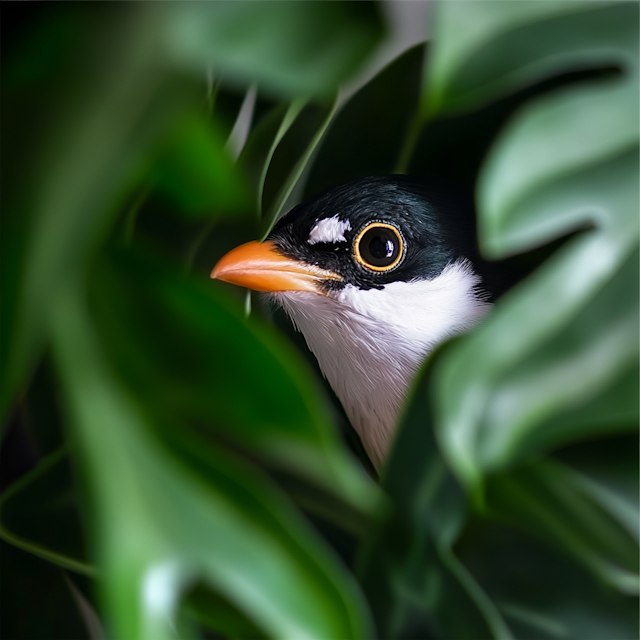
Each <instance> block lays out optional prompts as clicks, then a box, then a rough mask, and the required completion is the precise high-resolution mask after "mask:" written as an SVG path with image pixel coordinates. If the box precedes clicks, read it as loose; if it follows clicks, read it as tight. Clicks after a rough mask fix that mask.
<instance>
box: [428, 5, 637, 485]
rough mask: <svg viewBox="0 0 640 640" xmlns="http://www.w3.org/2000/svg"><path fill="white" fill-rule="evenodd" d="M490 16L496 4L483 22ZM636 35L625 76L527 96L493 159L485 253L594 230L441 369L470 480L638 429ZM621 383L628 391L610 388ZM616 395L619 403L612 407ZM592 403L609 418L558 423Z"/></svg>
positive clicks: (442, 402)
mask: <svg viewBox="0 0 640 640" xmlns="http://www.w3.org/2000/svg"><path fill="white" fill-rule="evenodd" d="M619 9H620V7H619V6H618V7H616V6H615V5H614V6H612V8H611V11H614V10H615V11H618V10H619ZM625 10H626V9H625ZM603 11H604V9H603ZM615 11H614V12H615ZM635 11H636V12H637V7H635ZM586 15H588V16H590V22H587V23H586V24H588V25H591V29H593V31H594V34H595V35H594V39H595V40H596V41H599V40H598V38H604V40H606V37H608V36H607V33H608V31H607V28H608V27H607V26H606V25H607V24H608V23H605V24H604V25H603V26H602V29H601V25H599V24H598V22H597V15H599V14H597V12H596V11H595V10H593V11H591V12H589V11H587V12H586V13H585V16H586ZM607 15H608V14H607ZM616 15H618V14H617V13H616ZM492 16H493V14H492V8H491V7H489V8H488V9H487V13H486V16H485V18H486V19H487V20H489V21H490V20H492V19H493V18H492ZM583 18H584V16H583ZM550 20H551V18H550ZM585 20H586V18H585ZM578 22H579V23H580V24H581V25H582V26H581V27H580V28H581V29H585V28H586V26H585V24H583V23H582V22H580V21H578ZM547 26H548V25H547ZM576 28H577V27H576ZM601 31H602V33H601ZM625 33H626V32H625ZM603 34H604V35H603ZM637 40H638V36H637V31H636V30H634V35H633V37H632V36H630V35H629V34H628V33H627V35H626V36H624V37H623V38H622V43H621V45H620V46H621V47H622V48H621V51H622V52H623V53H622V54H621V61H623V62H625V63H626V64H628V65H629V66H628V69H626V70H625V71H626V73H624V74H622V75H621V76H620V77H618V78H615V79H610V80H608V81H606V82H598V83H596V82H591V83H588V84H587V83H585V84H584V86H580V87H574V88H570V89H566V90H564V91H561V92H557V93H556V94H555V95H552V96H549V97H546V98H543V99H540V100H538V101H536V102H534V103H532V104H531V105H530V106H528V107H527V108H526V109H524V110H523V111H522V112H521V113H520V115H519V116H518V117H517V118H516V119H515V120H514V121H513V123H512V124H511V125H510V126H509V127H507V129H506V130H505V131H504V132H503V134H502V136H501V138H500V139H499V140H498V142H497V144H496V145H495V147H494V149H493V150H492V153H491V155H490V157H489V159H488V161H487V162H486V164H485V169H484V171H483V174H482V175H481V181H480V188H479V193H480V197H479V201H480V202H479V205H480V211H479V213H480V219H479V222H480V240H481V247H482V248H483V249H484V250H485V252H486V253H489V254H490V255H492V256H493V257H498V256H505V255H510V254H513V253H516V252H519V251H523V250H525V249H530V248H532V247H533V246H537V245H540V244H542V243H543V242H545V241H546V242H548V241H549V240H552V239H554V238H556V237H558V236H559V235H561V234H562V233H568V232H570V231H575V230H576V229H579V228H580V227H587V226H590V227H593V226H595V227H596V229H595V230H592V231H589V232H584V233H582V234H581V235H580V236H579V237H577V238H574V239H573V240H572V241H570V242H569V243H567V244H566V245H565V247H563V249H562V250H561V251H559V252H558V253H557V254H556V255H555V256H554V257H553V258H552V259H551V260H550V261H548V262H547V263H546V264H545V265H544V267H543V268H541V269H539V270H538V272H537V273H536V274H535V275H534V276H532V277H531V278H530V279H529V280H528V281H527V282H526V283H524V284H523V285H522V286H521V287H520V288H519V289H518V290H517V291H514V292H513V293H512V294H510V295H509V296H506V297H504V298H503V299H502V300H501V301H500V303H499V305H498V307H497V308H496V310H495V312H494V313H493V314H492V316H490V317H489V318H488V320H487V321H486V322H485V323H484V325H483V326H482V327H481V328H480V329H479V331H477V332H476V333H475V334H474V335H472V336H469V338H468V339H467V340H466V341H464V342H463V343H461V344H460V345H458V346H457V347H456V348H455V349H453V350H452V351H451V353H450V355H449V359H448V361H447V362H446V363H443V369H442V370H441V371H440V372H439V376H438V379H437V382H436V384H437V389H438V392H437V393H438V402H439V406H438V421H439V433H440V437H441V441H442V443H443V445H444V448H445V451H446V453H447V455H448V457H449V459H450V460H451V461H452V463H453V464H454V465H455V467H456V469H457V472H458V473H459V474H460V475H461V476H462V477H463V478H464V479H465V481H467V482H469V483H471V484H475V483H478V482H480V481H481V478H482V475H483V473H485V472H486V471H487V470H488V469H495V468H498V467H501V466H505V465H508V464H510V463H512V462H514V461H516V460H518V459H520V458H522V457H523V456H527V455H529V454H530V453H532V452H536V451H539V450H540V449H545V448H549V447H550V446H552V445H554V444H557V443H558V442H563V441H567V440H568V439H569V438H575V437H576V436H579V435H586V434H589V433H594V430H595V432H597V431H598V430H601V431H603V432H604V431H607V430H610V429H619V428H620V427H627V428H628V427H631V425H632V424H633V423H632V422H631V420H633V417H634V415H637V400H636V398H637V395H636V394H634V393H633V392H632V391H631V385H630V384H629V381H631V380H633V379H634V377H635V376H636V375H637V373H636V372H637V357H636V356H635V355H634V353H635V354H637V351H638V347H637V333H638V316H637V311H638V310H637V303H636V302H635V300H637V295H638V284H637V261H638V256H637V244H638V219H637V209H638V164H637V162H638V158H637V144H638V133H637V131H638V124H637V123H638V100H637V77H636V75H637V73H636V71H635V69H636V68H637V56H638V52H637ZM634 41H635V44H634ZM625 56H626V57H625ZM592 63H593V61H592ZM496 69H497V68H496ZM496 69H493V72H494V73H495V74H497V73H498V71H497V70H496ZM514 84H517V81H516V80H514ZM634 362H636V364H635V365H634ZM614 381H616V382H618V383H620V382H621V383H622V385H623V388H624V389H626V390H627V391H625V392H624V393H622V394H621V393H613V391H612V384H613V382H614ZM620 400H623V401H624V406H623V407H620V406H614V403H615V402H617V401H620ZM591 405H593V407H594V409H595V408H597V409H598V411H600V415H601V416H602V412H603V411H612V412H613V416H614V419H613V420H610V421H608V420H606V419H604V416H602V419H601V420H600V421H599V422H597V423H596V422H594V421H593V420H589V419H587V420H586V422H585V423H583V424H582V425H580V424H579V423H578V422H577V421H576V420H575V419H574V420H569V421H568V422H567V427H566V428H565V427H564V426H561V425H560V424H559V422H558V417H559V416H564V417H566V416H567V414H569V413H572V412H574V411H575V410H578V411H580V412H581V414H582V416H583V417H586V416H588V414H589V412H590V408H591ZM634 407H635V408H634ZM574 416H575V414H574ZM621 416H625V418H624V419H623V420H624V421H625V424H621ZM548 421H552V422H553V424H554V425H556V426H557V427H558V428H557V429H554V430H551V429H550V428H548V427H547V426H546V423H547V422H548Z"/></svg>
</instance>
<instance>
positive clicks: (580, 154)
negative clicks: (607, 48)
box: [478, 78, 640, 262]
mask: <svg viewBox="0 0 640 640" xmlns="http://www.w3.org/2000/svg"><path fill="white" fill-rule="evenodd" d="M638 118H639V110H638V84H637V82H631V81H629V80H625V79H624V78H623V79H621V80H616V81H610V82H608V83H590V84H588V85H587V86H583V87H576V88H573V89H568V90H565V91H563V92H561V93H558V94H556V95H555V96H552V97H547V98H542V99H540V100H538V101H536V102H534V103H532V104H530V105H528V106H527V107H526V108H525V109H524V110H523V111H522V112H521V113H520V115H519V117H518V118H516V119H515V120H514V121H513V122H512V123H511V125H510V126H508V127H507V128H506V129H505V130H504V132H503V133H502V135H501V136H500V138H499V139H498V141H497V142H496V144H495V145H494V147H493V149H492V151H491V155H490V157H489V158H488V160H487V162H486V164H485V166H484V169H483V173H482V175H481V178H480V185H479V193H478V199H479V208H480V242H481V246H482V248H483V249H484V250H485V252H486V254H488V255H489V256H491V257H494V258H496V257H504V256H505V255H509V254H512V253H514V252H517V251H522V250H526V249H529V248H531V247H532V246H536V245H537V244H540V243H542V242H544V241H548V240H549V239H552V238H553V237H556V236H559V235H561V234H562V233H567V232H568V231H573V230H574V229H576V228H579V227H585V226H587V225H593V226H597V227H598V228H599V229H600V231H601V233H602V234H603V235H607V236H609V242H610V243H611V244H612V247H611V249H610V250H609V253H611V252H616V251H621V252H623V253H624V252H625V251H628V247H630V246H633V239H634V236H635V235H637V229H638V220H637V216H636V203H637V193H636V191H635V190H634V187H635V185H636V183H637V180H635V179H634V177H636V176H637V166H638V165H637V153H636V149H637V147H638V137H639V134H640V131H639V129H640V127H639V125H638ZM552 150H553V152H552ZM601 251H602V249H601ZM606 261H607V260H606V259H605V260H603V262H606Z"/></svg>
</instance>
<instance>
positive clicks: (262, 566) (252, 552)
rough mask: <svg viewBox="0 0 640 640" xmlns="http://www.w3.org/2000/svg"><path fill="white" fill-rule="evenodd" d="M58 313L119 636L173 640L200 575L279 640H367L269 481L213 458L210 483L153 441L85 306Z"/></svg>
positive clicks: (63, 370) (332, 570) (360, 618)
mask: <svg viewBox="0 0 640 640" xmlns="http://www.w3.org/2000/svg"><path fill="white" fill-rule="evenodd" d="M57 309H58V311H57V313H56V316H55V318H54V336H55V339H54V352H55V357H56V362H57V365H58V367H59V370H60V375H61V380H62V383H63V388H64V394H65V397H66V400H67V402H68V407H69V414H70V418H71V421H72V425H73V430H74V436H75V440H76V441H77V446H78V447H80V450H81V451H82V453H83V458H82V462H83V467H84V468H83V471H84V474H85V477H86V480H87V482H88V485H89V487H90V492H91V495H92V496H93V504H94V505H95V506H94V508H95V514H94V515H95V518H94V520H93V526H94V535H95V540H96V544H97V550H98V559H99V564H100V566H101V570H102V571H103V573H104V582H103V584H102V589H103V593H104V597H105V602H106V604H107V607H108V612H109V613H110V615H111V618H110V619H111V621H112V624H113V625H114V626H113V629H112V633H113V634H114V635H115V636H116V637H124V638H129V637H145V638H146V637H149V638H158V639H160V638H170V637H174V634H173V632H172V631H171V622H170V621H171V619H172V618H174V616H175V611H176V608H177V605H178V602H179V598H180V594H181V593H182V592H183V591H184V589H185V588H186V586H187V585H188V584H189V583H190V582H191V581H193V580H194V579H195V578H198V577H200V578H202V579H203V580H205V581H206V582H207V583H209V584H211V585H212V586H214V588H215V589H216V590H217V591H219V592H220V593H222V594H224V595H225V596H226V597H228V598H229V599H230V600H231V601H232V602H234V604H235V605H236V606H237V607H238V608H239V609H241V610H243V611H245V612H246V613H247V615H249V616H250V617H251V618H252V619H253V620H255V621H256V623H257V624H258V625H259V626H261V627H262V628H264V629H265V630H266V631H267V633H268V634H269V635H270V636H272V637H301V636H304V637H318V638H323V637H345V638H347V637H354V638H356V637H362V636H363V635H368V629H367V623H366V612H365V609H364V606H363V602H362V601H361V600H360V599H359V596H358V592H357V588H356V587H355V585H354V584H353V583H352V582H350V581H349V579H348V578H347V576H346V574H345V573H344V571H343V570H342V569H341V567H340V566H339V565H338V564H337V563H336V561H335V559H333V558H332V556H331V555H330V554H329V553H327V552H326V551H325V549H324V548H323V546H322V545H321V544H320V543H319V541H318V540H317V539H316V538H315V536H313V535H312V533H311V532H310V531H309V530H308V529H307V527H306V526H304V524H303V523H302V522H301V521H300V520H299V519H298V517H297V516H296V515H295V513H293V512H292V511H291V510H290V508H289V506H288V505H287V503H286V502H285V501H284V500H283V499H282V498H281V497H279V495H278V493H276V492H275V491H274V490H273V489H271V488H270V486H269V484H268V482H266V480H265V479H264V478H262V477H261V476H260V475H259V474H257V473H256V472H255V471H252V470H251V469H250V468H249V467H246V466H245V465H241V464H240V463H239V462H238V461H234V460H233V458H231V457H230V456H228V455H227V456H225V457H223V456H222V455H221V453H214V450H213V448H210V449H209V451H208V456H207V457H208V460H209V462H210V463H211V465H212V466H211V467H210V469H209V473H210V476H211V477H212V478H215V482H211V483H204V482H202V480H201V478H200V476H198V475H195V474H193V472H192V471H190V470H189V468H188V467H186V466H184V465H182V464H181V463H180V462H179V461H178V459H176V458H174V457H173V456H172V455H171V454H170V453H169V451H168V450H166V449H165V448H164V447H163V446H162V444H161V443H160V442H158V441H157V440H156V439H155V438H154V436H153V430H152V427H151V425H152V422H150V417H149V416H150V415H152V414H153V413H154V412H153V409H152V408H151V407H149V408H148V409H147V410H146V411H145V410H142V409H141V407H140V406H139V405H138V404H137V402H136V400H135V399H134V398H133V397H132V396H131V395H130V393H128V392H127V391H126V390H125V389H124V388H123V387H122V386H121V384H120V383H119V381H118V380H117V379H116V378H115V377H113V375H112V373H111V371H110V370H109V367H108V365H107V363H106V361H105V358H104V355H103V353H102V349H101V347H100V343H99V342H98V340H97V336H96V335H95V334H94V332H93V330H92V328H91V324H90V320H89V317H88V315H87V311H86V309H85V308H84V305H83V303H82V301H81V300H80V299H78V297H77V296H76V295H75V294H74V293H73V292H71V293H70V294H69V295H68V296H67V297H66V298H65V299H64V301H61V304H60V305H59V306H58V308H57ZM114 470H115V473H114ZM302 585H304V587H303V586H302Z"/></svg>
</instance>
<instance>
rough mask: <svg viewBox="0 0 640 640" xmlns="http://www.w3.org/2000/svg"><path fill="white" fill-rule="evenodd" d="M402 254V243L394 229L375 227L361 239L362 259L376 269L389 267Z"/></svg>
mask: <svg viewBox="0 0 640 640" xmlns="http://www.w3.org/2000/svg"><path fill="white" fill-rule="evenodd" d="M399 252H400V241H399V238H398V236H397V234H396V233H395V232H394V231H393V230H392V229H387V228H386V227H373V228H371V229H369V230H368V231H365V233H364V234H363V236H362V238H361V239H360V255H361V256H362V259H363V260H364V261H365V262H366V263H368V264H369V265H371V266H374V267H388V266H389V265H391V264H393V263H394V262H395V260H396V259H397V257H398V254H399Z"/></svg>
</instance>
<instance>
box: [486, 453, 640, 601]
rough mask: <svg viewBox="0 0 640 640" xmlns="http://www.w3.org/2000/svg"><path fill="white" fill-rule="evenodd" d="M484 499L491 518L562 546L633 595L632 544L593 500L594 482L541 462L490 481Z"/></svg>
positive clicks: (634, 551) (635, 578)
mask: <svg viewBox="0 0 640 640" xmlns="http://www.w3.org/2000/svg"><path fill="white" fill-rule="evenodd" d="M594 487H595V490H594ZM486 501H487V508H488V510H489V512H490V513H492V514H493V515H497V516H498V517H501V518H503V519H506V520H507V521H510V522H512V523H513V524H514V525H517V526H519V527H523V528H525V529H526V530H527V531H528V532H530V533H533V534H538V535H541V536H543V537H545V538H546V539H547V540H548V541H549V542H550V543H552V544H556V545H560V546H562V547H564V550H565V552H566V553H567V554H570V555H573V556H575V557H576V558H577V559H578V560H579V561H580V562H581V563H582V564H584V565H585V566H586V567H587V568H588V569H589V570H590V571H592V572H593V573H594V574H595V576H597V577H598V578H600V579H601V580H602V581H603V582H606V583H608V584H610V585H612V586H613V587H615V588H616V589H618V590H619V591H620V592H622V593H624V594H628V595H637V594H638V590H639V587H640V584H639V581H640V576H639V575H638V560H639V557H638V545H637V541H636V539H635V538H634V537H633V536H632V535H631V534H630V533H629V531H628V530H626V528H625V526H624V524H623V523H620V522H619V521H618V520H617V519H616V518H612V517H611V514H610V512H609V511H608V509H606V508H605V507H604V506H603V505H602V504H601V500H598V485H597V483H593V482H592V483H589V481H588V478H587V479H586V482H585V477H583V476H580V475H578V474H577V473H576V472H575V471H572V470H571V469H569V468H568V467H565V466H564V465H561V464H560V463H558V462H557V461H551V460H545V461H540V462H537V463H534V464H532V465H528V466H525V467H524V468H522V469H519V470H517V471H515V472H512V473H508V474H504V475H501V476H498V477H495V478H490V479H489V480H488V484H487V493H486Z"/></svg>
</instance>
